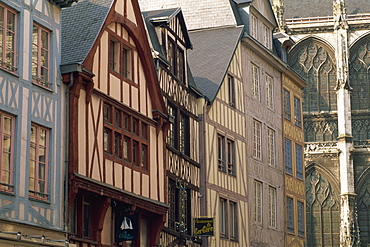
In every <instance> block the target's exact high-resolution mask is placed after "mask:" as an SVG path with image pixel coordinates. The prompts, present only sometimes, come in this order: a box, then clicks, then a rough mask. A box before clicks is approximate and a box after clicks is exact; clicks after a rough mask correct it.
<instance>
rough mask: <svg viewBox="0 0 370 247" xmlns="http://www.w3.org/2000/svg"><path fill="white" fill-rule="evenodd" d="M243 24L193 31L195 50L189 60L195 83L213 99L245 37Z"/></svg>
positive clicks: (191, 36) (190, 54)
mask: <svg viewBox="0 0 370 247" xmlns="http://www.w3.org/2000/svg"><path fill="white" fill-rule="evenodd" d="M242 34H243V26H237V27H236V26H230V27H220V28H213V29H200V30H195V31H190V32H189V35H190V39H191V41H192V43H193V50H189V51H188V62H189V65H190V68H191V72H192V74H193V76H194V81H195V84H196V86H197V88H198V90H200V91H201V92H202V93H203V95H204V96H205V97H206V99H207V100H209V101H211V102H213V100H214V99H215V98H216V95H217V93H218V91H219V88H220V86H221V85H222V82H223V80H224V78H225V76H226V73H227V70H228V68H229V65H230V62H231V59H232V58H233V56H234V52H235V50H236V47H237V45H238V43H239V41H240V39H241V37H242Z"/></svg>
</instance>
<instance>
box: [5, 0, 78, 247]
mask: <svg viewBox="0 0 370 247" xmlns="http://www.w3.org/2000/svg"><path fill="white" fill-rule="evenodd" d="M71 3H72V1H69V0H62V1H47V0H40V1H33V0H31V1H13V0H8V1H0V22H1V25H0V26H1V27H0V29H1V38H0V39H1V45H0V54H1V55H0V88H1V90H0V98H1V100H0V135H1V138H0V139H1V141H0V149H1V156H2V158H1V161H0V245H1V246H6V247H8V246H31V247H33V246H39V245H40V244H44V245H47V246H65V245H66V243H67V245H68V239H67V238H66V236H65V234H64V232H65V230H66V224H65V223H66V219H65V217H64V216H65V215H64V213H63V212H64V210H65V208H66V204H65V203H64V201H65V200H64V199H65V194H64V192H63V191H64V189H65V186H64V184H65V180H66V177H65V176H64V174H65V166H64V164H65V159H66V156H65V155H66V153H65V151H66V150H65V140H64V139H63V136H64V133H65V131H66V125H65V118H66V115H65V114H64V112H65V104H64V101H65V90H66V87H65V86H64V85H63V84H62V83H61V82H60V81H61V76H60V68H59V65H60V62H61V50H60V46H59V44H60V32H61V21H60V17H61V10H62V8H63V7H67V6H69V5H70V4H71ZM70 246H73V245H70Z"/></svg>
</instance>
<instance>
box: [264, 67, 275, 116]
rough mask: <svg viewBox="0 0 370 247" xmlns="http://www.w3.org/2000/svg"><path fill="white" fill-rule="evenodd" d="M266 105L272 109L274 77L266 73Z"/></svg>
mask: <svg viewBox="0 0 370 247" xmlns="http://www.w3.org/2000/svg"><path fill="white" fill-rule="evenodd" d="M266 105H267V107H268V108H269V109H271V110H274V108H275V107H274V79H273V77H272V76H270V75H268V74H266Z"/></svg>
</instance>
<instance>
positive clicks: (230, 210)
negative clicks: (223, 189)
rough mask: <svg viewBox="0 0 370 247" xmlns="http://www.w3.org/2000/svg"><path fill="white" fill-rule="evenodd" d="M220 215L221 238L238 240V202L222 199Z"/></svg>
mask: <svg viewBox="0 0 370 247" xmlns="http://www.w3.org/2000/svg"><path fill="white" fill-rule="evenodd" d="M219 214H220V215H219V216H220V235H221V237H223V238H229V239H230V240H237V233H238V210H237V204H236V202H233V201H228V200H227V199H224V198H220V206H219Z"/></svg>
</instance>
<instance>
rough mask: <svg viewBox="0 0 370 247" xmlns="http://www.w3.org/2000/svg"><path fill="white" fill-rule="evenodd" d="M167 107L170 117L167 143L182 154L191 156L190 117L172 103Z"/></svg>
mask: <svg viewBox="0 0 370 247" xmlns="http://www.w3.org/2000/svg"><path fill="white" fill-rule="evenodd" d="M167 109H168V115H169V118H170V126H169V130H168V135H167V143H168V145H170V146H171V147H172V148H174V149H177V150H178V151H179V152H181V153H182V154H185V155H187V156H190V137H189V136H190V123H189V121H190V118H189V116H188V115H186V114H185V113H184V112H182V111H180V110H179V109H177V108H176V107H175V106H172V105H170V104H169V105H168V107H167Z"/></svg>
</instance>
